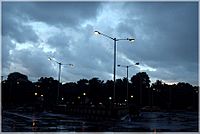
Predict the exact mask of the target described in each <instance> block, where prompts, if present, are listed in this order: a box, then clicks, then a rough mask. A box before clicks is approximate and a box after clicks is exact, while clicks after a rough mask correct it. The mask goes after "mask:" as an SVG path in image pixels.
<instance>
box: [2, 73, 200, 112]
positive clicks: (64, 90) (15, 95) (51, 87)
mask: <svg viewBox="0 0 200 134" xmlns="http://www.w3.org/2000/svg"><path fill="white" fill-rule="evenodd" d="M127 83H128V96H127ZM1 84H2V107H3V108H8V107H10V106H22V105H29V106H32V105H35V104H37V103H41V102H42V103H43V106H44V107H45V108H46V109H51V108H53V107H54V106H55V105H56V104H57V102H58V101H59V103H61V104H67V105H80V104H83V105H104V106H108V105H109V104H110V103H111V102H112V100H113V85H114V83H113V81H112V80H107V81H103V80H100V79H99V78H97V77H94V78H92V79H89V80H88V79H80V80H79V81H77V82H67V83H64V84H62V83H59V82H58V81H57V80H54V79H53V78H52V77H41V78H40V79H39V80H38V81H37V82H31V81H29V80H28V77H27V76H26V75H24V74H21V73H19V72H13V73H10V74H9V75H8V77H7V79H6V80H2V82H1ZM58 88H59V92H58ZM198 89H199V87H198V86H192V85H191V84H189V83H185V82H179V83H177V84H173V85H168V84H166V83H163V82H162V81H161V80H157V81H156V82H154V83H152V84H151V83H150V78H149V76H148V74H147V73H146V72H139V73H137V74H136V75H133V76H132V77H131V80H130V81H128V82H127V79H126V78H123V79H117V80H116V89H115V96H116V97H115V103H116V104H119V105H123V104H125V103H127V102H129V103H132V104H134V105H136V106H138V107H144V106H157V107H159V108H161V109H182V110H197V109H198V96H199V95H198V93H199V92H198V91H199V90H198ZM58 94H59V98H58ZM127 97H128V98H127ZM58 99H59V100H58Z"/></svg>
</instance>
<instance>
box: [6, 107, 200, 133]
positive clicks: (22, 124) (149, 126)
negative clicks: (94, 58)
mask: <svg viewBox="0 0 200 134" xmlns="http://www.w3.org/2000/svg"><path fill="white" fill-rule="evenodd" d="M2 131H3V132H155V131H156V132H198V113H197V112H186V111H173V112H141V116H140V117H135V118H133V119H131V118H130V117H129V115H126V116H124V117H122V118H121V119H119V120H115V119H109V120H100V121H92V120H88V119H85V118H82V117H80V116H75V115H65V114H54V113H50V112H40V113H32V112H23V111H19V110H6V111H5V110H4V111H2Z"/></svg>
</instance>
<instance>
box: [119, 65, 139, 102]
mask: <svg viewBox="0 0 200 134" xmlns="http://www.w3.org/2000/svg"><path fill="white" fill-rule="evenodd" d="M135 65H139V62H137V63H135ZM135 65H128V66H125V65H117V66H118V67H125V68H126V72H127V73H126V75H127V76H126V79H127V86H126V90H127V91H126V95H127V96H126V99H127V101H128V100H129V93H128V68H129V67H132V66H135Z"/></svg>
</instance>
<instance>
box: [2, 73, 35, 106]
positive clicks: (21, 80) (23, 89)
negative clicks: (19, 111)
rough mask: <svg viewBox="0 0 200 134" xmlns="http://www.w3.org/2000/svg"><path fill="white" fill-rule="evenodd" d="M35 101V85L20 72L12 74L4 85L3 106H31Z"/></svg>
mask: <svg viewBox="0 0 200 134" xmlns="http://www.w3.org/2000/svg"><path fill="white" fill-rule="evenodd" d="M33 100H34V91H33V84H32V82H31V81H29V80H28V77H27V76H26V75H23V74H21V73H18V72H14V73H10V74H9V75H8V78H7V80H5V81H4V82H3V85H2V104H3V106H4V107H6V106H10V105H12V106H16V105H25V104H26V105H27V104H28V105H31V104H32V103H33Z"/></svg>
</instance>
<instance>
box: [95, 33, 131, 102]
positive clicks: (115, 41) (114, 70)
mask: <svg viewBox="0 0 200 134" xmlns="http://www.w3.org/2000/svg"><path fill="white" fill-rule="evenodd" d="M94 33H95V34H96V35H102V36H104V37H106V38H109V39H111V40H113V41H114V67H113V68H114V69H113V81H114V86H113V100H114V101H115V84H116V83H115V72H116V44H117V41H120V40H128V41H130V42H133V41H135V39H133V38H124V39H117V38H113V37H110V36H108V35H106V34H104V33H101V32H99V31H94Z"/></svg>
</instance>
